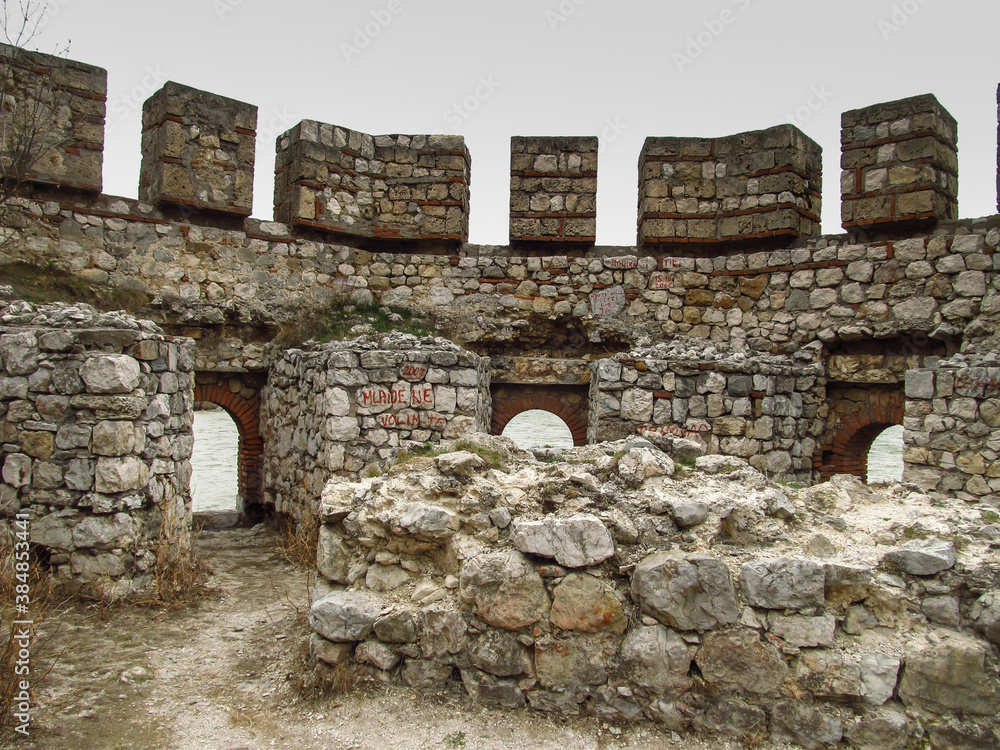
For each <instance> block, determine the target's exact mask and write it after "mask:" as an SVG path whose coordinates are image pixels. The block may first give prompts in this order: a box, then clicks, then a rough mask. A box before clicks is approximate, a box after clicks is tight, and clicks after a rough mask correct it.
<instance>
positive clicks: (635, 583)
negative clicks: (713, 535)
mask: <svg viewBox="0 0 1000 750" xmlns="http://www.w3.org/2000/svg"><path fill="white" fill-rule="evenodd" d="M632 598H633V599H635V600H636V602H637V603H638V604H639V607H640V608H641V609H642V611H643V612H646V613H647V614H649V615H652V616H653V617H655V618H656V619H657V620H659V621H660V622H662V623H663V624H664V625H668V626H670V627H672V628H676V629H677V630H708V629H710V628H714V627H717V626H718V625H730V624H732V623H734V622H736V621H737V620H738V619H739V608H738V607H737V605H736V599H735V597H734V595H733V585H732V581H731V580H730V578H729V570H728V569H727V568H726V566H725V565H723V564H722V563H721V562H719V561H718V560H716V559H714V558H711V557H688V558H678V557H676V556H674V555H672V554H671V553H666V552H664V553H660V554H656V555H652V556H650V557H647V558H646V559H645V560H643V561H642V562H640V563H639V564H638V565H637V566H636V568H635V571H634V572H633V573H632Z"/></svg>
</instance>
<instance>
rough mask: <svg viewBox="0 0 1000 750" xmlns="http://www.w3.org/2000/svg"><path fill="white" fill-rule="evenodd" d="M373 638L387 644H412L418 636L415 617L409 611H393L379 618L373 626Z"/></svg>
mask: <svg viewBox="0 0 1000 750" xmlns="http://www.w3.org/2000/svg"><path fill="white" fill-rule="evenodd" d="M373 628H374V630H375V636H376V637H377V638H378V639H379V640H380V641H385V642H387V643H413V642H414V641H416V640H417V639H418V638H419V636H420V631H419V628H418V627H417V617H416V615H415V614H414V613H413V612H410V611H405V610H404V611H393V612H387V613H386V614H384V615H382V616H381V617H379V618H378V619H377V620H376V621H375V624H374V625H373Z"/></svg>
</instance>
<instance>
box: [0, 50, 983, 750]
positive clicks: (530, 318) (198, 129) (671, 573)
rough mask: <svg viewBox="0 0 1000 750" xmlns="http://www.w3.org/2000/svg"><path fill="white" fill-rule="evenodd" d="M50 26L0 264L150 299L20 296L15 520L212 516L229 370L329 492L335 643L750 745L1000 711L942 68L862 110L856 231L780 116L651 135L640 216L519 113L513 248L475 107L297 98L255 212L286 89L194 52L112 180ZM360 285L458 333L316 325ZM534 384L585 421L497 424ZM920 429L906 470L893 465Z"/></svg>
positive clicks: (115, 582)
mask: <svg viewBox="0 0 1000 750" xmlns="http://www.w3.org/2000/svg"><path fill="white" fill-rule="evenodd" d="M0 50H3V48H0ZM4 54H9V50H5V51H4ZM29 59H30V65H27V66H24V67H19V68H18V69H17V70H16V71H15V74H14V79H15V82H16V83H17V85H18V86H20V87H21V90H20V91H19V92H18V94H17V96H16V97H15V99H16V98H18V97H19V98H20V99H21V100H28V99H30V98H31V97H32V96H35V92H37V91H39V90H42V91H45V90H48V91H49V92H52V91H59V92H61V93H60V96H61V97H62V98H61V100H60V101H62V102H63V103H64V104H65V106H64V108H63V109H61V110H60V114H61V117H60V118H58V120H57V124H56V127H57V130H58V132H53V133H52V136H53V137H52V138H51V139H50V140H45V141H44V149H43V153H42V154H41V155H40V158H39V159H38V161H37V162H36V163H35V164H34V166H33V167H32V169H30V170H29V171H28V172H27V173H26V175H25V178H26V180H27V183H28V186H29V187H28V189H27V191H26V193H25V194H24V195H21V196H17V197H15V198H13V199H12V200H11V201H9V203H8V204H7V205H8V208H9V210H7V211H6V212H5V213H4V216H3V222H4V226H3V227H0V229H2V232H0V240H2V241H3V244H2V245H0V263H10V262H14V261H21V262H24V263H27V264H31V265H33V266H35V267H36V268H52V269H58V270H60V271H65V272H69V273H71V274H73V275H74V276H76V277H78V278H79V279H83V280H85V281H87V282H89V283H92V284H97V285H104V286H106V287H110V288H113V289H116V290H119V291H126V292H129V293H132V294H135V295H139V296H143V295H144V296H145V298H146V300H147V302H148V304H147V305H146V307H145V308H144V309H143V311H142V317H143V318H148V319H149V320H148V321H146V320H139V319H137V318H135V317H133V316H127V315H123V314H117V313H110V314H100V313H97V312H95V311H93V310H91V309H89V308H86V307H85V306H79V305H72V306H68V307H67V306H55V307H47V306H43V307H38V308H35V307H33V306H32V305H28V304H27V303H24V302H20V301H14V300H10V301H8V302H6V303H5V304H4V306H3V308H2V309H0V365H2V368H3V372H2V373H0V430H2V431H3V441H2V442H0V454H2V455H0V460H2V465H0V473H2V479H3V483H2V486H0V500H2V504H0V524H3V526H4V527H5V528H6V526H7V525H8V524H9V519H10V518H11V517H12V516H13V514H14V513H15V512H17V511H18V510H23V509H28V510H29V511H30V513H31V514H32V516H33V522H32V528H33V530H34V537H33V542H34V544H35V546H36V548H37V551H38V553H39V554H40V555H41V556H43V557H44V558H46V559H47V560H48V562H49V563H50V565H51V566H52V567H53V569H54V571H55V573H56V577H57V579H58V580H59V581H61V582H64V583H67V584H70V585H72V586H74V587H78V588H79V587H86V586H93V585H95V584H97V585H100V586H101V587H103V588H104V589H105V590H109V591H111V593H112V594H116V593H127V592H128V591H131V590H134V589H135V588H136V587H139V586H141V585H143V583H144V581H145V579H146V577H147V576H148V571H149V565H150V561H151V559H152V555H153V553H154V549H168V550H183V549H185V548H186V546H187V545H188V544H189V536H188V532H189V528H190V494H189V489H188V483H189V476H190V467H189V463H188V461H189V457H190V451H191V433H190V425H191V406H192V404H193V403H194V402H195V401H208V402H212V403H216V404H218V405H220V406H221V407H222V408H224V409H225V410H226V411H227V412H228V413H229V414H230V415H231V416H232V417H233V418H234V420H235V422H236V424H237V426H238V429H239V433H240V448H239V450H240V455H239V478H240V479H239V481H240V494H241V501H242V502H244V503H245V505H246V507H247V508H248V509H254V510H256V511H261V510H265V511H266V510H272V511H277V512H280V513H283V514H287V515H290V516H293V517H294V518H296V519H298V520H299V521H300V522H308V521H309V520H310V519H311V518H315V517H316V516H317V515H320V516H321V518H322V521H323V525H322V529H321V537H320V540H321V543H320V549H319V552H318V568H319V570H320V572H321V574H322V575H323V577H324V579H325V580H326V583H325V584H324V585H323V586H322V587H320V589H319V590H318V591H317V598H316V602H315V603H314V605H313V610H312V626H313V629H314V631H315V634H314V637H313V639H312V644H313V651H314V654H315V656H316V657H317V658H318V659H319V661H321V662H323V663H326V664H328V665H333V666H334V667H338V668H351V669H355V670H358V671H360V672H362V673H364V674H367V675H369V676H371V677H372V678H374V679H385V680H395V679H400V680H403V681H404V682H406V683H408V684H411V685H415V686H427V687H435V688H436V687H440V686H442V685H446V684H448V683H449V682H455V681H456V680H457V681H459V682H461V683H462V685H464V687H465V689H466V690H467V691H468V692H469V693H470V694H471V695H472V696H473V697H474V698H476V699H477V700H482V701H484V702H487V703H492V704H499V705H504V706H512V707H519V706H522V705H529V706H531V707H533V708H536V709H539V710H543V711H557V712H563V713H574V712H579V711H589V712H591V713H594V714H596V715H598V716H601V717H606V718H608V719H616V720H631V719H637V718H640V717H646V718H648V719H651V720H652V721H655V722H658V723H660V724H662V725H663V726H664V727H666V728H667V729H669V730H671V731H676V732H681V731H697V732H705V733H718V734H723V735H729V736H736V737H742V738H745V739H746V740H748V741H750V742H758V741H762V740H764V739H765V738H770V739H771V740H773V741H782V742H792V743H797V744H798V745H801V746H803V747H807V748H813V747H824V746H836V745H838V743H839V744H840V745H841V746H843V744H844V743H847V745H849V746H851V747H854V748H894V747H899V748H903V747H925V746H928V744H929V746H931V747H938V748H961V747H977V748H979V747H996V746H997V744H998V743H997V739H996V737H997V734H996V732H997V725H996V722H995V718H994V717H995V715H996V701H997V689H998V685H997V668H996V659H997V650H996V644H997V638H998V635H997V633H998V630H1000V626H998V625H997V621H998V619H1000V615H998V607H997V605H996V604H995V603H994V601H995V599H996V597H997V596H998V594H997V593H996V592H997V591H998V590H1000V585H998V581H997V571H996V569H995V567H996V566H995V565H994V564H993V563H992V562H991V554H992V553H993V552H995V550H993V549H992V546H993V545H994V544H995V543H996V542H995V541H994V540H995V539H996V536H997V534H998V533H1000V532H998V530H997V528H996V524H995V521H997V517H996V513H995V512H994V508H996V507H997V506H1000V469H998V468H997V467H998V465H1000V462H998V457H1000V442H998V438H997V437H996V435H997V432H996V430H997V427H998V414H1000V394H998V391H997V382H998V378H1000V367H998V366H997V353H998V351H1000V344H998V338H997V336H996V331H997V327H998V322H1000V276H998V274H997V271H998V269H1000V254H998V253H997V250H998V249H1000V216H997V215H994V216H988V217H983V218H972V219H960V218H959V213H958V205H957V179H958V166H957V143H958V140H957V138H958V135H957V123H956V122H955V120H954V119H953V118H952V117H951V116H950V115H949V114H948V112H947V111H946V110H945V108H944V107H943V106H942V105H941V103H939V102H938V101H937V100H936V99H935V98H934V97H933V96H931V95H925V96H917V97H911V98H908V99H904V100H900V101H896V102H889V103H885V104H876V105H873V106H870V107H865V108H862V109H858V110H854V111H851V112H847V113H844V115H843V118H842V139H841V140H842V154H841V166H842V172H841V174H840V176H839V178H840V179H839V185H840V193H841V201H842V218H843V228H844V230H845V233H843V234H831V235H822V234H821V233H820V227H819V215H820V210H821V204H822V175H821V171H820V164H821V152H820V149H819V146H818V145H817V144H816V143H814V142H813V141H812V140H811V139H810V138H809V137H808V136H807V135H805V134H804V133H802V132H801V131H800V130H798V129H797V128H795V127H793V126H791V125H781V126H778V127H774V128H769V129H767V130H761V131H755V132H744V133H738V134H735V135H732V136H727V137H721V138H678V137H661V136H657V137H651V138H648V139H647V141H646V143H645V145H644V147H643V149H642V152H641V154H640V156H639V165H638V196H637V197H638V204H637V205H638V211H637V236H636V243H635V244H634V245H629V246H622V247H603V246H598V245H597V244H596V236H595V234H596V232H595V227H596V210H597V207H596V200H597V187H596V186H597V152H598V148H599V144H598V139H595V138H590V137H572V138H569V137H521V136H515V137H514V138H512V140H511V200H510V233H509V244H508V245H505V246H486V245H475V244H470V243H469V242H468V219H469V212H470V192H469V190H470V181H471V157H470V154H469V151H468V149H467V148H466V146H465V142H464V139H462V138H461V137H460V136H440V135H420V134H414V135H406V134H391V135H378V136H373V135H369V134H365V133H361V132H359V131H357V130H352V129H350V128H349V127H346V126H344V125H335V124H332V123H322V122H318V121H315V120H303V121H302V122H301V123H299V124H297V125H295V126H294V127H293V128H291V129H289V130H288V131H287V132H286V133H284V134H281V135H280V136H278V137H277V138H276V142H275V168H276V179H275V189H274V206H275V212H274V218H275V220H274V221H268V220H262V219H255V218H252V217H250V216H249V213H250V210H251V206H252V199H253V195H252V190H253V173H254V170H255V169H256V168H257V167H258V165H257V164H256V161H257V159H256V156H257V154H256V146H257V144H256V137H257V110H256V107H255V106H253V105H252V104H249V103H245V102H239V101H235V100H233V99H229V98H227V97H224V96H220V95H218V94H214V93H209V92H205V91H201V90H198V89H195V88H192V87H190V86H186V85H182V84H178V83H175V82H170V83H168V84H166V85H165V86H164V87H163V89H162V90H161V91H159V92H157V93H156V94H154V95H153V96H152V97H151V98H150V99H149V100H148V101H147V102H146V104H145V106H144V108H143V134H142V156H143V159H142V170H141V175H140V181H139V182H140V184H139V189H138V193H137V197H136V198H133V197H120V196H111V195H105V194H103V193H101V189H102V173H101V167H102V158H103V144H104V122H105V115H106V96H107V93H106V92H107V86H106V81H107V73H106V72H105V71H103V70H101V69H100V68H96V67H94V66H89V65H85V64H83V63H76V62H72V61H70V62H62V61H59V60H57V59H55V58H52V57H49V56H46V55H36V54H32V55H30V56H29ZM39 82H41V83H42V84H43V86H42V88H41V89H39V88H38V87H36V86H34V85H29V84H34V83H39ZM46 87H48V88H47V89H46ZM46 101H49V100H46ZM52 101H54V100H52ZM998 102H1000V97H998ZM42 103H43V104H45V103H46V102H42ZM15 111H16V108H15V110H10V111H8V110H7V109H5V111H4V113H2V117H3V118H5V124H6V125H9V126H10V127H11V128H14V129H15V130H16V129H17V128H20V127H23V123H22V122H20V121H18V120H17V118H16V117H14V116H13V115H11V112H15ZM998 111H1000V109H998ZM998 175H1000V151H998ZM998 188H1000V177H998ZM368 307H375V308H378V309H381V310H382V311H383V312H385V313H386V315H387V317H388V318H389V319H391V316H392V315H400V314H401V313H400V311H402V312H405V313H407V314H416V315H418V316H420V317H422V318H426V319H429V320H431V321H432V322H433V324H434V327H435V329H436V332H437V333H438V334H439V335H438V336H437V337H427V338H421V339H417V338H411V337H406V336H402V335H399V334H398V333H396V334H394V333H389V334H375V333H373V332H372V331H367V330H365V331H358V333H359V334H361V333H363V334H365V335H364V336H363V337H361V338H357V339H355V340H354V341H350V342H342V343H332V344H320V343H318V342H315V341H307V342H303V341H302V339H304V338H306V334H301V335H299V334H300V333H301V331H302V324H303V321H304V320H307V319H309V318H310V317H312V316H315V317H318V318H323V317H324V316H326V317H329V316H334V317H335V316H337V315H342V314H344V312H345V309H352V308H353V309H358V308H368ZM296 336H299V337H298V338H297V339H296V338H295V337H296ZM279 337H280V340H284V341H291V342H292V343H291V344H289V345H288V346H278V345H276V344H274V342H275V341H276V340H279ZM532 408H542V409H546V410H549V411H552V412H554V413H556V414H558V415H559V416H560V417H561V418H562V419H564V420H565V422H566V423H567V425H568V426H569V428H570V431H571V433H572V435H573V441H574V443H575V445H576V447H575V448H574V449H573V450H571V451H567V452H565V453H563V454H558V455H557V454H554V453H553V454H547V455H545V456H544V457H543V458H544V459H545V460H544V461H539V460H537V459H536V458H535V457H533V456H532V455H531V454H527V453H525V452H523V451H519V450H517V449H515V448H513V447H512V446H511V445H510V444H509V443H507V442H505V441H504V440H502V439H500V438H495V437H494V438H491V437H489V436H487V435H486V434H485V433H486V432H489V433H493V434H494V435H498V434H500V433H501V432H502V431H503V429H504V427H505V426H506V425H507V424H508V423H509V421H510V419H511V418H513V417H514V416H516V415H517V414H519V413H520V412H522V411H525V410H527V409H532ZM900 424H902V425H903V426H904V428H905V431H904V441H905V454H904V458H905V469H904V481H905V483H904V484H894V485H891V486H889V487H887V488H878V489H868V488H865V487H864V485H863V484H862V482H861V480H863V479H865V478H866V477H867V453H868V449H869V447H870V446H871V443H872V441H873V440H874V438H875V437H876V436H877V435H878V434H879V433H880V432H882V431H883V430H884V429H885V428H887V427H889V426H893V425H900ZM602 441H603V442H602ZM414 453H415V454H417V455H411V454H414ZM776 482H777V483H776ZM782 483H784V484H782ZM791 484H795V485H799V484H800V485H813V486H811V487H807V488H805V489H797V488H793V487H792V486H791ZM164 545H165V546H164ZM456 670H457V672H456Z"/></svg>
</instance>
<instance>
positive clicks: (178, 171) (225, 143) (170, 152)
mask: <svg viewBox="0 0 1000 750" xmlns="http://www.w3.org/2000/svg"><path fill="white" fill-rule="evenodd" d="M256 131H257V107H255V106H253V105H252V104H245V103H244V102H239V101H236V100H235V99H229V98H227V97H224V96H219V95H218V94H210V93H209V92H207V91H200V90H198V89H194V88H191V87H190V86H183V85H181V84H178V83H174V82H173V81H169V82H167V83H166V84H165V85H164V86H163V88H161V89H160V90H159V91H157V92H156V93H155V94H153V95H152V96H151V97H150V98H149V99H147V100H146V101H145V103H144V104H143V105H142V166H141V169H140V173H139V198H140V199H141V200H145V201H149V202H150V203H175V204H180V205H184V206H192V207H197V208H207V209H211V210H213V211H225V212H227V213H234V214H237V215H241V216H249V215H250V212H251V210H252V208H253V170H254V158H255V148H256V142H257V132H256Z"/></svg>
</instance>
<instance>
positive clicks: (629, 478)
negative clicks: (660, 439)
mask: <svg viewBox="0 0 1000 750" xmlns="http://www.w3.org/2000/svg"><path fill="white" fill-rule="evenodd" d="M675 471H676V467H675V466H674V462H673V460H672V459H671V458H670V456H668V455H666V454H665V453H661V452H660V451H654V450H649V449H648V448H633V449H632V450H630V451H629V452H628V453H626V454H625V455H624V456H622V457H621V458H620V459H619V460H618V473H619V474H620V475H621V478H622V479H624V480H625V481H626V482H629V483H630V484H632V485H635V486H638V485H640V484H642V483H643V482H645V481H646V480H647V479H652V478H653V477H664V476H666V477H670V476H673V475H674V472H675Z"/></svg>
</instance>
